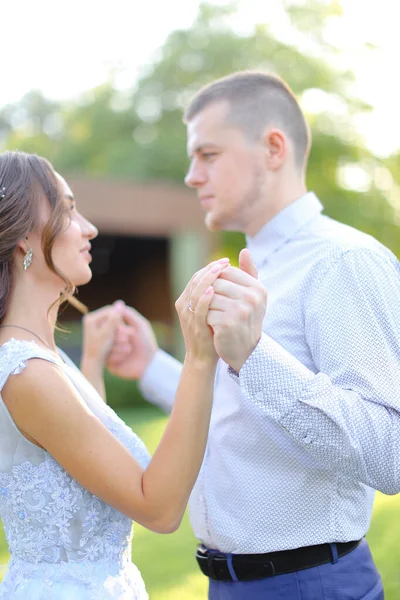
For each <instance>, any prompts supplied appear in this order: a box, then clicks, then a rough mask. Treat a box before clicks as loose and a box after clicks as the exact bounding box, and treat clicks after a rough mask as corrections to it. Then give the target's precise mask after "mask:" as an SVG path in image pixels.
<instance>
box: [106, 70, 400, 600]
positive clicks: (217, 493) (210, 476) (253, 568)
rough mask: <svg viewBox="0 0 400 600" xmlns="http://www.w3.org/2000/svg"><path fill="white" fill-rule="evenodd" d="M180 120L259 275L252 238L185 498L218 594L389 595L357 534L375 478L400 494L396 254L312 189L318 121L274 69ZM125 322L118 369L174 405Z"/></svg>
mask: <svg viewBox="0 0 400 600" xmlns="http://www.w3.org/2000/svg"><path fill="white" fill-rule="evenodd" d="M185 122H186V124H187V132H188V153H189V157H190V167H189V171H188V174H187V176H186V184H187V185H188V186H190V187H191V188H193V189H195V190H196V191H197V196H198V200H199V202H200V203H201V205H202V208H203V209H204V212H205V223H206V226H207V227H208V228H209V229H210V230H212V231H220V230H236V231H242V232H244V233H245V234H246V239H247V247H248V248H249V250H250V251H251V256H252V258H253V259H254V262H255V264H256V267H257V269H258V272H259V280H257V279H256V278H255V276H256V268H255V267H254V265H253V264H252V260H251V257H250V255H249V253H248V251H247V250H245V251H243V252H242V253H241V257H240V269H236V268H233V267H231V268H228V269H226V270H224V271H223V274H222V275H221V277H220V279H219V280H218V281H217V282H216V284H215V285H214V287H215V292H216V293H215V297H214V299H213V301H212V304H211V310H210V314H209V324H210V326H211V327H212V328H213V329H214V335H215V343H216V348H217V351H218V353H219V355H220V357H221V361H220V363H219V368H218V372H217V376H216V381H215V396H214V407H213V414H212V419H211V426H210V433H209V441H208V448H207V452H206V456H205V458H204V462H203V466H202V469H201V472H200V475H199V478H198V481H197V483H196V486H195V488H194V490H193V493H192V496H191V502H190V518H191V523H192V526H193V529H194V532H195V534H196V536H197V537H198V539H199V541H200V545H199V548H198V551H197V555H196V557H197V561H198V564H199V567H200V569H201V570H202V572H203V573H204V574H205V575H206V576H207V577H208V578H209V583H210V586H209V597H210V599H211V600H247V599H249V598H251V599H252V600H261V599H262V600H265V599H266V598H268V599H269V600H277V599H280V600H292V599H293V600H294V599H298V598H302V599H303V600H323V599H324V598H326V599H328V598H333V597H334V598H340V599H341V600H346V599H348V600H350V599H354V598H357V599H360V600H361V599H363V598H364V599H367V598H368V600H378V599H379V600H380V599H382V598H383V589H382V584H381V580H380V577H379V575H378V573H377V571H376V568H375V566H374V563H373V560H372V557H371V554H370V551H369V548H368V544H367V542H366V541H365V539H364V536H365V534H366V532H367V531H368V527H369V523H370V519H371V511H372V504H373V497H374V491H373V489H372V488H375V489H379V490H381V491H382V492H384V493H387V494H396V493H398V492H399V491H400V396H399V393H398V390H399V389H400V358H399V357H400V350H399V348H400V308H399V307H400V268H399V263H398V261H397V260H396V258H395V257H394V256H393V254H392V253H391V252H390V251H389V250H388V249H387V248H385V247H384V246H382V245H381V244H380V243H379V242H377V241H376V240H374V239H373V238H371V237H370V236H368V235H365V234H363V233H361V232H359V231H357V230H355V229H352V228H350V227H347V226H345V225H342V224H341V223H338V222H336V221H333V220H331V219H329V218H328V217H326V216H324V215H323V214H322V210H323V206H322V204H321V202H320V201H319V200H318V198H317V197H316V196H315V194H313V193H312V192H308V191H307V188H306V184H305V175H306V165H307V157H308V154H309V150H310V136H309V130H308V126H307V124H306V122H305V119H304V115H303V114H302V112H301V109H300V107H299V105H298V103H297V101H296V99H295V97H294V96H293V94H292V92H291V90H290V89H289V88H288V86H287V85H286V84H285V83H284V82H283V81H282V80H281V79H279V78H277V77H275V76H272V75H268V74H264V73H258V72H243V73H234V74H233V75H231V76H229V77H225V78H223V79H221V80H217V81H215V82H213V83H211V85H209V86H208V87H206V88H203V89H202V90H200V92H199V93H198V95H197V96H196V97H195V98H194V99H193V101H192V103H191V104H190V106H189V107H188V109H187V111H186V114H185ZM260 283H261V284H262V286H263V287H264V288H265V289H266V290H267V292H268V303H267V311H266V315H265V319H264V322H263V325H262V334H261V337H260V339H259V342H258V344H257V345H256V347H255V349H253V348H252V347H251V345H250V344H249V340H250V339H254V335H255V334H256V335H259V334H258V333H257V332H259V328H260V322H261V317H262V316H261V315H260V311H258V310H256V311H255V313H254V311H251V310H249V307H251V306H252V307H261V306H262V305H263V291H262V287H261V285H260ZM260 310H261V309H260ZM254 314H256V316H255V317H254V316H253V315H254ZM124 318H125V322H126V325H125V326H121V328H120V330H119V333H118V336H117V339H116V343H115V346H114V348H113V351H112V353H111V355H110V358H109V362H108V367H109V369H110V370H111V372H113V373H115V374H117V375H121V376H123V377H128V378H132V379H134V378H138V379H140V382H141V388H142V391H143V393H144V395H145V396H146V397H147V398H148V399H149V400H150V401H151V402H154V403H155V404H158V405H159V406H161V407H162V408H164V409H166V410H170V409H171V406H172V403H173V399H174V394H175V389H176V386H177V382H178V379H179V372H180V364H179V363H178V362H177V361H176V360H175V359H173V358H172V357H170V356H168V355H167V354H165V353H164V352H162V351H161V350H159V349H158V348H157V344H156V341H155V337H154V334H153V332H152V330H151V327H150V325H149V323H148V322H147V321H146V320H145V319H144V318H143V317H141V316H140V315H139V314H138V313H136V311H134V310H133V309H130V308H125V309H124ZM259 333H261V332H259ZM257 339H258V338H257Z"/></svg>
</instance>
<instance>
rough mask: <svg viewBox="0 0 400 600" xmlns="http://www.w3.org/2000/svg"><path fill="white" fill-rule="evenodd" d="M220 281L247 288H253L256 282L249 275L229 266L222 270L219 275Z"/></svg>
mask: <svg viewBox="0 0 400 600" xmlns="http://www.w3.org/2000/svg"><path fill="white" fill-rule="evenodd" d="M221 279H226V280H228V281H231V282H232V283H237V284H239V285H243V286H247V287H254V284H255V282H256V281H257V280H255V279H254V277H253V276H252V275H249V274H248V273H246V272H245V271H242V270H241V269H238V268H237V267H232V266H229V267H227V268H226V269H224V270H223V272H222V273H221Z"/></svg>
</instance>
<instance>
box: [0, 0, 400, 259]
mask: <svg viewBox="0 0 400 600" xmlns="http://www.w3.org/2000/svg"><path fill="white" fill-rule="evenodd" d="M282 2H283V5H284V6H285V9H286V14H287V16H288V19H289V30H288V31H286V33H285V35H282V33H281V32H280V31H279V30H277V29H276V27H275V23H273V22H270V23H262V24H258V25H255V26H254V29H253V30H252V31H249V32H247V33H241V34H239V33H236V32H235V31H234V30H233V28H232V19H233V18H234V17H235V13H236V3H235V2H232V3H231V4H224V5H222V6H218V5H208V4H207V3H203V4H201V6H200V9H199V13H198V16H197V19H196V20H195V22H194V23H193V25H192V26H191V27H189V28H188V29H186V30H177V31H173V32H172V33H171V34H170V35H169V36H168V38H167V39H166V41H165V43H164V44H163V46H162V47H161V48H160V49H159V51H158V53H157V55H156V57H155V58H154V61H153V63H152V64H150V65H148V66H146V68H145V69H144V70H143V72H142V74H141V77H140V79H139V80H138V81H137V82H136V85H135V88H134V89H132V91H131V92H123V93H122V92H120V91H118V90H116V89H115V87H114V86H113V82H112V77H111V79H110V82H108V83H107V84H105V85H103V86H101V87H99V88H97V89H94V90H91V91H88V92H86V93H85V94H84V95H83V96H82V98H80V100H79V102H77V103H73V104H72V103H66V104H63V105H59V104H57V103H53V102H49V101H48V100H46V99H45V98H43V97H42V96H41V95H40V93H39V92H30V93H29V94H28V95H27V96H26V97H25V98H23V99H22V100H21V102H20V103H19V104H17V105H15V106H6V107H4V108H3V109H2V110H1V111H0V140H1V139H5V140H6V145H7V147H9V148H20V149H22V150H27V151H30V152H38V153H40V154H43V155H45V156H47V157H48V158H49V159H50V160H51V161H52V162H53V163H54V165H55V166H56V168H57V169H58V170H59V171H61V172H63V173H65V174H68V173H69V174H71V173H80V174H85V175H88V176H107V177H108V178H110V177H116V178H124V179H135V180H155V179H158V180H173V181H178V182H181V181H182V180H183V178H184V175H185V171H186V169H187V165H188V161H187V157H186V150H185V147H186V132H185V127H184V125H183V123H182V111H183V109H184V107H185V106H186V105H187V102H188V100H189V99H190V98H191V97H192V96H193V94H194V93H195V92H196V91H197V90H198V89H199V88H200V87H201V86H202V85H204V84H206V83H208V82H210V81H211V80H213V79H215V78H217V77H220V76H223V75H226V74H228V73H230V72H232V71H235V70H241V69H257V68H260V69H263V70H268V71H272V72H275V73H277V74H279V75H281V76H282V77H283V78H284V79H285V80H287V82H288V83H289V85H290V86H291V87H292V89H293V90H294V92H295V93H296V95H297V96H298V98H299V100H300V102H303V103H304V107H305V112H306V114H307V117H308V120H309V122H310V125H311V129H312V137H313V147H312V151H311V155H310V161H309V170H308V186H309V188H310V189H313V190H315V191H316V192H317V194H318V195H319V196H320V197H321V200H322V201H323V203H324V205H325V207H326V212H327V214H329V215H331V216H332V217H335V218H337V219H339V220H341V221H343V222H345V223H349V224H350V225H353V226H355V227H358V228H359V229H362V230H364V231H367V232H369V233H371V234H373V235H374V236H376V237H377V238H378V239H380V240H381V241H382V242H383V243H385V244H386V245H388V246H389V247H391V248H392V249H393V251H394V252H396V253H397V254H400V236H399V235H398V228H397V224H398V218H399V217H398V215H396V202H394V201H393V198H389V194H388V190H387V189H383V190H382V187H381V186H379V185H378V183H377V175H376V174H377V172H378V171H379V169H381V168H382V166H385V167H387V168H388V169H390V170H392V169H396V170H397V166H398V158H397V159H396V158H394V159H393V160H389V161H387V163H386V165H382V164H380V162H379V161H378V160H377V159H376V158H375V157H374V156H372V155H371V153H370V152H369V151H367V150H366V149H365V147H364V144H363V140H362V139H361V138H360V137H359V136H358V135H357V134H356V132H355V129H354V127H353V119H354V117H355V116H356V115H359V114H360V113H362V112H363V111H367V110H369V108H370V107H368V106H366V105H365V103H363V102H361V101H360V100H358V99H357V98H354V97H352V95H351V94H350V92H349V89H350V85H351V84H352V83H353V75H352V74H351V73H350V72H348V71H346V72H338V71H336V70H335V69H334V68H333V67H332V66H331V65H332V64H333V61H331V60H329V59H330V58H332V57H334V55H335V54H336V53H337V50H336V49H334V48H332V47H331V46H330V45H329V44H328V43H327V42H326V41H325V36H324V32H325V28H326V27H327V25H329V24H330V22H331V21H332V19H337V18H338V17H339V16H340V14H341V7H340V2H339V1H338V0H282ZM310 97H313V98H314V99H315V98H317V104H318V108H317V109H316V108H315V106H314V108H307V107H309V106H310V104H309V100H310ZM311 104H312V103H311ZM348 165H350V166H358V167H360V168H361V169H362V170H363V171H364V173H365V176H366V177H367V179H368V178H369V180H370V183H369V184H368V185H366V186H365V189H362V187H361V188H360V186H357V185H355V184H352V183H351V182H350V183H349V182H344V181H343V177H342V171H343V168H344V167H346V166H348ZM398 204H399V203H398V202H397V205H398ZM221 244H222V245H223V247H224V248H223V251H224V252H232V255H233V256H234V255H236V253H237V250H238V249H239V248H240V247H241V246H242V245H243V236H237V235H234V234H223V235H222V236H221ZM225 248H226V250H225Z"/></svg>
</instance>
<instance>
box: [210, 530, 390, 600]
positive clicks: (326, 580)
mask: <svg viewBox="0 0 400 600" xmlns="http://www.w3.org/2000/svg"><path fill="white" fill-rule="evenodd" d="M383 598H384V595H383V587H382V582H381V578H380V576H379V573H378V571H377V570H376V567H375V565H374V561H373V560H372V556H371V552H370V550H369V547H368V544H367V542H366V541H365V540H363V541H362V542H361V543H360V544H359V545H358V546H357V548H355V549H354V550H353V551H352V552H349V554H345V555H344V556H342V557H341V558H339V560H338V561H337V562H335V563H327V564H325V565H321V566H320V567H313V568H311V569H305V570H304V571H297V572H295V573H288V574H287V575H275V576H273V577H267V578H265V579H258V580H256V581H238V582H230V581H213V580H211V579H210V587H209V600H383Z"/></svg>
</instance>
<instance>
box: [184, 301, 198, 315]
mask: <svg viewBox="0 0 400 600" xmlns="http://www.w3.org/2000/svg"><path fill="white" fill-rule="evenodd" d="M186 308H187V309H189V310H190V312H192V313H194V312H196V309H195V306H194V304H193V302H192V301H191V300H189V302H188V303H187V304H186Z"/></svg>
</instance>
